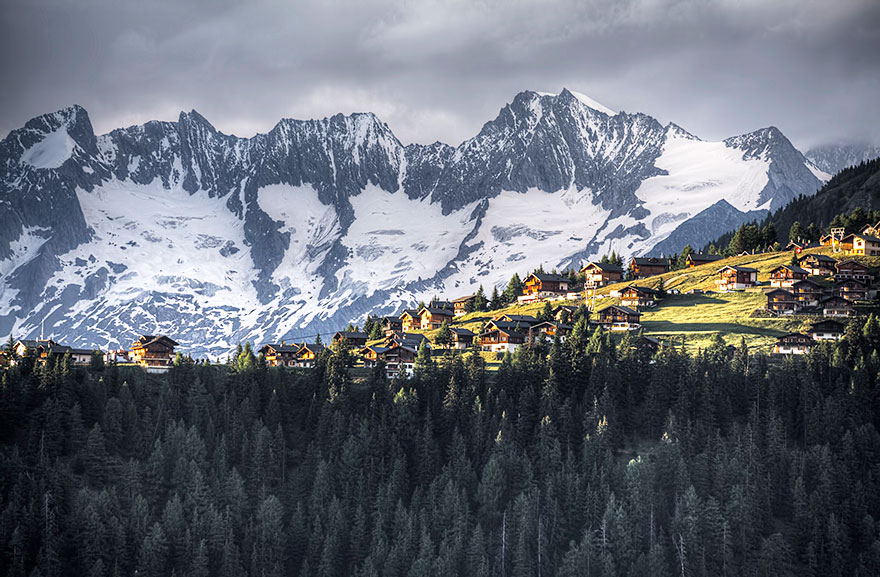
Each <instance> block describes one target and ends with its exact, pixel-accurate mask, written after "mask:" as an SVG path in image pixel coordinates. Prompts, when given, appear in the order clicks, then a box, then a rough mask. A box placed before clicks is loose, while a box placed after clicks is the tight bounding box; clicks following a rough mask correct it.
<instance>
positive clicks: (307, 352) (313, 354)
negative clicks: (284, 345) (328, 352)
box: [296, 343, 326, 368]
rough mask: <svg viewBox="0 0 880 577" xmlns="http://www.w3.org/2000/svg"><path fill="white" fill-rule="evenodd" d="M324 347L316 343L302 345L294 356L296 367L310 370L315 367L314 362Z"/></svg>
mask: <svg viewBox="0 0 880 577" xmlns="http://www.w3.org/2000/svg"><path fill="white" fill-rule="evenodd" d="M325 348H326V347H325V346H324V345H320V344H316V343H311V344H309V343H303V344H302V346H301V347H300V348H299V351H298V352H297V354H296V366H298V367H303V368H311V367H314V366H315V360H316V359H317V358H318V355H320V354H321V353H322V352H324V349H325Z"/></svg>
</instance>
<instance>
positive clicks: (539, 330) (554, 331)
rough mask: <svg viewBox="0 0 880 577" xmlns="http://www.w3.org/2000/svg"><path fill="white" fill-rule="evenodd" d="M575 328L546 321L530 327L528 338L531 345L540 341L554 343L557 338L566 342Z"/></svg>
mask: <svg viewBox="0 0 880 577" xmlns="http://www.w3.org/2000/svg"><path fill="white" fill-rule="evenodd" d="M572 329H574V327H573V326H572V325H570V324H567V323H558V322H553V321H544V322H542V323H538V324H536V325H532V326H531V327H529V332H528V338H529V342H530V343H534V342H537V341H538V340H547V341H553V339H555V338H556V337H557V336H558V337H559V340H560V341H563V342H564V341H565V339H566V338H567V337H568V335H570V334H571V331H572Z"/></svg>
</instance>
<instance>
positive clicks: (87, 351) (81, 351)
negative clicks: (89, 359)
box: [70, 349, 95, 355]
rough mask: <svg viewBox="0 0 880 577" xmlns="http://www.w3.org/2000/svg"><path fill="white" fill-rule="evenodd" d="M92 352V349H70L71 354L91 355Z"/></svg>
mask: <svg viewBox="0 0 880 577" xmlns="http://www.w3.org/2000/svg"><path fill="white" fill-rule="evenodd" d="M94 352H95V351H94V350H93V349H70V354H71V355H91V354H92V353H94Z"/></svg>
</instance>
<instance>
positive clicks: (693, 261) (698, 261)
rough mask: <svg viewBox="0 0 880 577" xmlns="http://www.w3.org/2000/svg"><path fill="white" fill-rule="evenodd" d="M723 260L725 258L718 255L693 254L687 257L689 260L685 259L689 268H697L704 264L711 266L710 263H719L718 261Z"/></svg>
mask: <svg viewBox="0 0 880 577" xmlns="http://www.w3.org/2000/svg"><path fill="white" fill-rule="evenodd" d="M722 258H724V257H722V256H721V255H717V254H697V253H691V254H689V255H687V258H686V259H685V264H687V267H688V268H694V267H695V266H700V265H702V264H709V263H710V262H717V261H719V260H721V259H722Z"/></svg>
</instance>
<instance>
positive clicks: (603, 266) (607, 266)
mask: <svg viewBox="0 0 880 577" xmlns="http://www.w3.org/2000/svg"><path fill="white" fill-rule="evenodd" d="M593 267H596V268H598V269H599V270H601V271H602V272H619V273H621V274H623V269H622V268H621V267H619V266H617V265H616V264H611V263H610V262H591V263H590V264H588V265H587V266H585V267H584V268H582V269H581V272H583V271H585V270H587V269H588V268H593Z"/></svg>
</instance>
